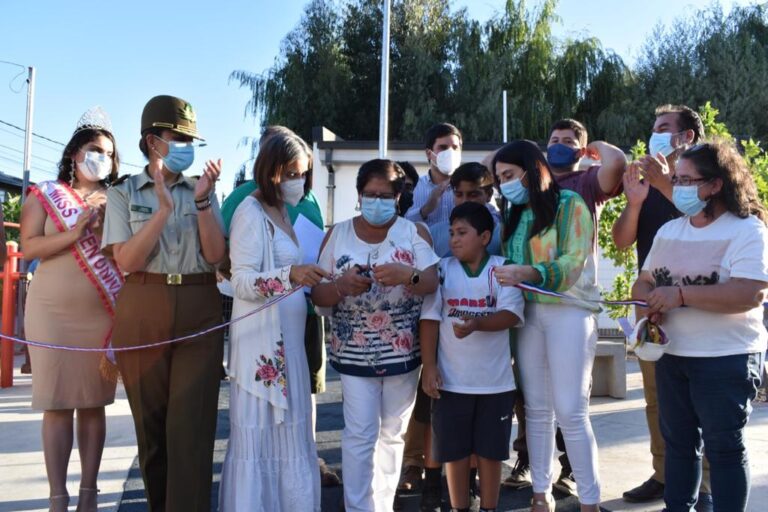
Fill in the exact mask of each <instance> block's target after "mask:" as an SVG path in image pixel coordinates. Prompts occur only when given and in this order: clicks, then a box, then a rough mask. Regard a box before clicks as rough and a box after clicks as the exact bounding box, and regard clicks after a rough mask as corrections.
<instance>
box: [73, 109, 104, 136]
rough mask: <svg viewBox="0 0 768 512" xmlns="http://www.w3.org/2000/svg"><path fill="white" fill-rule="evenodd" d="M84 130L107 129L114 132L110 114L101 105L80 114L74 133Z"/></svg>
mask: <svg viewBox="0 0 768 512" xmlns="http://www.w3.org/2000/svg"><path fill="white" fill-rule="evenodd" d="M83 130H106V131H108V132H109V133H112V121H111V120H110V119H109V114H107V113H106V112H105V111H104V109H103V108H101V107H99V106H96V107H91V108H89V109H88V110H86V111H85V113H84V114H83V115H82V116H80V120H79V121H78V122H77V127H76V128H75V132H74V133H73V134H72V135H74V134H75V133H77V132H81V131H83Z"/></svg>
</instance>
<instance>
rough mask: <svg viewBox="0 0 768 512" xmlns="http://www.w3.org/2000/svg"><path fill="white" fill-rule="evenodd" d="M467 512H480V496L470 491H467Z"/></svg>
mask: <svg viewBox="0 0 768 512" xmlns="http://www.w3.org/2000/svg"><path fill="white" fill-rule="evenodd" d="M478 492H479V490H478ZM469 512H480V494H478V493H474V492H472V491H469Z"/></svg>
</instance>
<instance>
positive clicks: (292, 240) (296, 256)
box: [219, 135, 327, 512]
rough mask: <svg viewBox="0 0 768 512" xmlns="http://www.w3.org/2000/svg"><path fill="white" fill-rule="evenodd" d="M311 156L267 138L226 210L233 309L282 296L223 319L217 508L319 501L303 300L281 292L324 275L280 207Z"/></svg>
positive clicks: (310, 506)
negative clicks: (238, 198) (242, 194)
mask: <svg viewBox="0 0 768 512" xmlns="http://www.w3.org/2000/svg"><path fill="white" fill-rule="evenodd" d="M311 165H312V155H311V150H310V149H309V147H308V146H307V144H306V143H305V142H304V141H303V140H301V139H300V138H299V137H297V136H294V135H276V136H274V137H272V138H271V139H269V140H268V141H267V142H266V143H265V144H264V145H263V147H262V148H261V150H260V151H259V155H258V158H257V159H256V164H255V165H254V179H255V180H256V183H257V184H258V187H259V188H258V189H257V190H256V192H254V193H253V194H252V195H251V196H249V197H248V198H246V199H245V200H244V201H243V202H242V203H241V205H240V206H239V207H238V208H237V211H236V212H235V215H234V217H233V219H232V226H231V233H230V258H231V260H232V286H233V289H234V294H235V296H234V305H233V312H232V316H233V318H236V317H239V316H241V315H244V314H246V313H249V312H251V311H254V310H255V309H257V308H260V307H262V306H263V305H264V303H265V302H266V301H268V300H270V299H275V298H278V297H280V296H285V297H284V298H283V299H281V301H280V302H279V303H278V304H275V305H273V306H271V307H269V308H266V309H264V310H263V311H260V312H259V313H256V314H254V315H251V316H249V317H248V318H246V319H244V320H242V321H240V322H238V323H236V324H234V325H233V326H232V331H231V333H232V341H231V343H232V346H231V350H230V355H229V375H230V378H231V379H232V386H231V388H230V420H229V421H230V439H229V445H228V447H227V455H226V458H225V460H224V468H223V472H222V479H221V480H222V481H221V491H220V493H219V509H220V510H221V511H222V512H233V511H248V512H254V511H269V512H279V511H286V512H287V511H302V512H304V511H306V512H312V511H319V510H320V475H319V473H318V471H317V449H316V447H315V441H314V439H313V435H312V421H311V411H312V409H311V402H310V385H309V374H308V371H307V358H306V353H305V350H304V325H305V319H306V315H307V303H306V300H305V299H304V294H303V293H302V292H301V291H298V292H296V293H292V294H290V295H287V294H288V293H289V292H291V290H292V289H294V288H296V287H302V286H309V287H312V286H314V285H316V284H317V283H318V282H319V281H320V280H321V279H322V278H323V277H325V276H326V275H327V274H326V272H324V271H323V270H322V269H321V268H320V267H318V266H317V265H302V264H301V261H302V259H303V258H302V252H301V248H300V244H299V241H298V240H297V238H296V235H295V233H294V231H293V228H292V226H291V223H290V220H289V218H288V214H287V212H286V209H285V205H286V204H291V205H295V204H297V203H298V202H299V201H300V200H301V198H302V197H304V195H305V194H306V193H307V191H308V190H309V189H310V188H311V184H312V177H311V172H312V171H311ZM286 295H287V296H286Z"/></svg>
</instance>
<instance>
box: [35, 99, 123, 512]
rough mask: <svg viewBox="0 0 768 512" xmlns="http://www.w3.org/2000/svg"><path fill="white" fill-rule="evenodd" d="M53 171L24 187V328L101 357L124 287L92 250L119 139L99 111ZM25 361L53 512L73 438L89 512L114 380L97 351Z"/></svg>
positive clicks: (63, 496)
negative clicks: (28, 277)
mask: <svg viewBox="0 0 768 512" xmlns="http://www.w3.org/2000/svg"><path fill="white" fill-rule="evenodd" d="M58 167H59V175H58V179H57V180H54V181H45V182H42V183H38V184H37V185H35V186H33V187H30V194H29V197H28V198H27V201H25V202H24V208H23V209H22V212H21V243H22V246H23V247H24V258H25V259H27V260H29V261H31V260H33V259H36V258H39V259H40V264H39V266H38V267H37V270H36V272H35V279H34V280H33V281H32V283H31V285H30V287H29V294H28V296H27V305H26V313H25V317H24V326H25V329H26V334H27V336H28V337H29V339H32V340H36V341H43V342H47V343H52V344H57V345H62V346H67V345H69V346H79V347H92V348H101V347H103V346H104V345H105V344H106V343H107V342H108V339H109V333H110V331H111V329H112V312H113V311H112V304H113V302H114V299H115V297H116V294H117V291H118V290H119V289H120V286H121V285H122V275H121V274H120V272H119V271H118V269H117V266H116V265H115V264H114V263H113V262H112V261H111V260H110V259H107V258H105V257H104V256H103V255H101V253H100V251H99V250H98V248H99V246H100V242H101V225H102V221H103V218H104V205H105V203H106V188H107V185H108V184H109V183H110V182H111V181H112V180H113V179H114V178H115V177H116V176H117V167H118V157H117V149H116V148H115V139H114V137H113V135H112V132H111V124H110V122H109V119H108V117H107V116H106V114H105V113H104V111H103V110H101V109H100V108H98V107H96V108H94V109H91V110H89V111H88V112H86V113H85V114H84V115H83V116H82V117H81V118H80V121H79V122H78V124H77V128H76V129H75V132H74V133H73V134H72V137H71V139H70V141H69V143H68V144H67V145H66V147H65V148H64V153H63V155H62V157H61V161H60V162H59V164H58ZM96 269H99V270H98V271H96ZM84 319H86V321H84ZM29 352H30V357H31V359H32V364H33V365H34V367H35V374H34V377H33V379H32V407H33V408H34V409H38V410H43V411H44V413H43V427H42V431H43V454H44V457H45V468H46V472H47V474H48V484H49V486H50V509H49V510H50V511H53V512H59V511H65V510H67V505H68V504H69V494H68V492H67V487H66V483H67V465H68V463H69V457H70V454H71V452H72V443H73V437H74V434H75V433H76V435H77V445H78V450H79V452H80V465H81V477H80V495H79V499H78V503H77V510H78V511H83V512H85V511H95V510H96V509H97V505H96V503H97V498H96V493H97V492H98V490H97V488H96V477H97V475H98V472H99V465H100V463H101V454H102V450H103V448H104V438H105V434H106V421H105V417H104V406H106V405H109V404H111V403H112V402H113V401H114V399H115V382H114V379H109V378H107V377H105V376H104V375H103V374H102V372H101V371H100V369H99V364H100V361H101V357H102V356H101V353H100V352H73V351H66V350H56V349H46V348H36V347H30V349H29ZM75 411H77V427H76V429H75V428H73V427H74V422H73V416H74V412H75Z"/></svg>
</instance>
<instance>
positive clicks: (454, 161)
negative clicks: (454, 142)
mask: <svg viewBox="0 0 768 512" xmlns="http://www.w3.org/2000/svg"><path fill="white" fill-rule="evenodd" d="M433 154H435V153H433ZM436 155H437V158H436V159H435V166H436V167H437V169H438V170H439V171H440V172H441V173H443V174H445V175H446V176H450V175H451V174H453V171H455V170H456V168H457V167H459V166H460V165H461V150H460V149H453V148H451V149H444V150H442V151H441V152H439V153H437V154H436Z"/></svg>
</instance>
